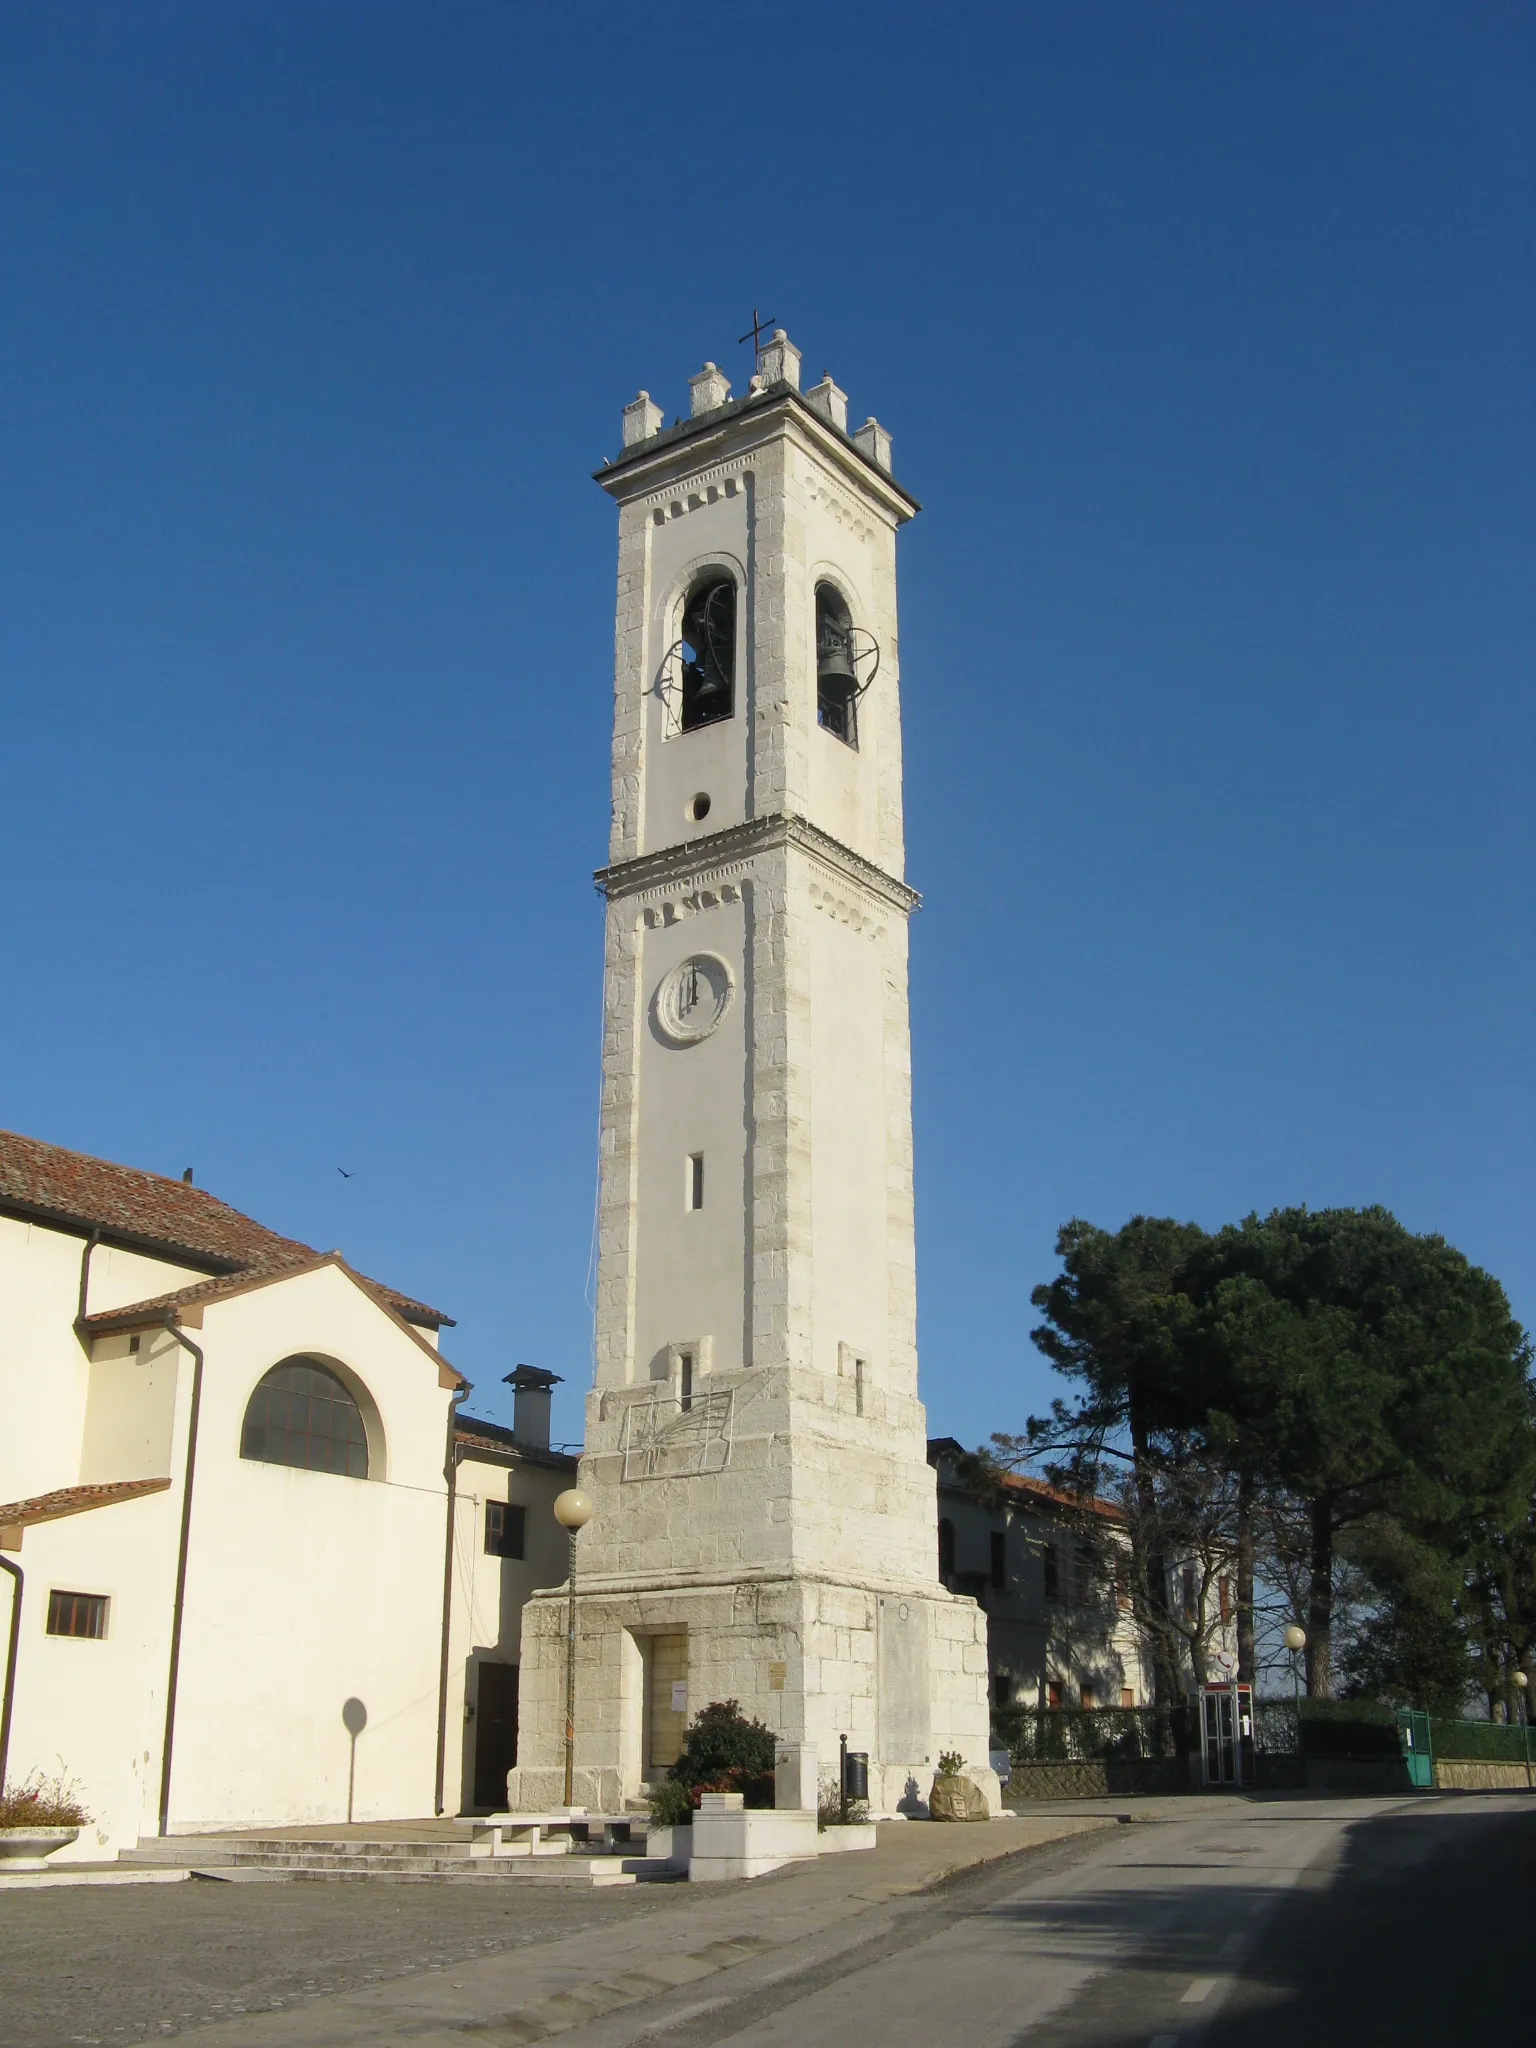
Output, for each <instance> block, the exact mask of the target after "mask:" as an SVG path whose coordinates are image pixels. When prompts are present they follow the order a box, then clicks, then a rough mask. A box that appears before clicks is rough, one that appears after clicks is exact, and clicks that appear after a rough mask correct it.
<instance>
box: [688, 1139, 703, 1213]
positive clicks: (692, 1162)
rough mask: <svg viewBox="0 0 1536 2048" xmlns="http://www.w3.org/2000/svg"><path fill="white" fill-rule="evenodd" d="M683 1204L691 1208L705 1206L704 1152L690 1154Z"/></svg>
mask: <svg viewBox="0 0 1536 2048" xmlns="http://www.w3.org/2000/svg"><path fill="white" fill-rule="evenodd" d="M683 1205H684V1207H685V1208H689V1209H702V1208H703V1206H704V1154H703V1153H702V1152H690V1153H689V1154H688V1170H687V1172H686V1174H685V1175H684V1178H683Z"/></svg>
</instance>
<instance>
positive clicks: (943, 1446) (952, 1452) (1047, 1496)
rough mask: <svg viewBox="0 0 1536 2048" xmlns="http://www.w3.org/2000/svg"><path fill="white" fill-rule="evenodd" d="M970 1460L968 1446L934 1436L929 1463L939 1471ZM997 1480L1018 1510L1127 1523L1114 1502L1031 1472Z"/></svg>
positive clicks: (1004, 1475)
mask: <svg viewBox="0 0 1536 2048" xmlns="http://www.w3.org/2000/svg"><path fill="white" fill-rule="evenodd" d="M968 1456H969V1453H968V1452H967V1450H966V1448H965V1445H964V1444H963V1443H961V1442H960V1440H959V1439H958V1438H957V1437H952V1436H931V1437H929V1439H928V1462H929V1464H930V1465H932V1466H933V1467H934V1468H935V1469H937V1468H938V1466H939V1465H940V1464H941V1463H943V1462H945V1461H946V1460H947V1461H948V1462H949V1463H950V1464H951V1465H955V1464H958V1462H959V1461H960V1459H962V1458H965V1457H968ZM993 1478H994V1479H995V1483H996V1484H997V1485H998V1486H999V1487H1001V1489H1002V1491H1003V1493H1004V1494H1005V1495H1012V1497H1013V1500H1014V1503H1015V1505H1016V1506H1022V1505H1023V1504H1024V1502H1026V1501H1028V1502H1029V1503H1030V1504H1031V1505H1033V1506H1036V1507H1040V1508H1046V1507H1058V1508H1072V1509H1075V1510H1076V1512H1077V1513H1078V1514H1085V1515H1097V1516H1099V1518H1100V1519H1101V1520H1102V1521H1106V1522H1123V1521H1124V1520H1125V1510H1124V1509H1123V1508H1121V1507H1118V1506H1116V1504H1115V1502H1114V1501H1112V1500H1101V1499H1100V1498H1099V1497H1098V1496H1097V1495H1094V1494H1079V1493H1068V1492H1067V1491H1066V1490H1065V1489H1064V1488H1063V1487H1060V1486H1051V1485H1049V1484H1048V1483H1047V1482H1046V1481H1045V1480H1044V1479H1033V1478H1031V1477H1030V1475H1029V1474H1028V1473H1027V1472H997V1473H995V1474H994V1475H993ZM959 1483H960V1484H961V1486H962V1487H965V1488H966V1490H967V1491H969V1490H970V1489H969V1486H968V1485H967V1482H965V1481H963V1480H962V1481H959ZM989 1483H990V1482H989Z"/></svg>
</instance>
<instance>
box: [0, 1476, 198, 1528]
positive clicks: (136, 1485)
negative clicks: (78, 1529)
mask: <svg viewBox="0 0 1536 2048" xmlns="http://www.w3.org/2000/svg"><path fill="white" fill-rule="evenodd" d="M170 1483H171V1482H170V1480H169V1479H114V1480H112V1481H111V1482H110V1484H108V1485H104V1486H59V1487H56V1488H55V1489H54V1491H53V1492H52V1493H34V1494H33V1495H32V1496H31V1497H30V1498H29V1499H27V1500H13V1501H7V1502H6V1504H5V1505H4V1506H3V1507H0V1529H25V1528H28V1527H30V1525H31V1524H32V1523H34V1522H60V1521H62V1520H63V1519H64V1517H65V1516H66V1515H83V1514H84V1513H85V1512H86V1510H87V1509H88V1508H105V1507H110V1506H111V1505H112V1503H113V1502H114V1501H119V1500H138V1499H139V1498H140V1497H141V1496H142V1495H144V1494H146V1493H164V1492H165V1490H166V1488H167V1487H168V1486H169V1485H170Z"/></svg>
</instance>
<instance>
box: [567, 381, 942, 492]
mask: <svg viewBox="0 0 1536 2048" xmlns="http://www.w3.org/2000/svg"><path fill="white" fill-rule="evenodd" d="M786 431H790V432H795V433H797V434H798V436H799V438H800V440H801V441H802V443H803V444H804V445H805V446H807V447H809V448H814V449H815V451H816V452H817V454H819V455H820V456H821V457H822V459H823V461H825V462H826V463H827V464H828V465H829V467H831V468H833V469H835V470H837V471H839V472H841V474H842V475H843V477H844V478H845V480H846V481H847V482H848V483H850V484H852V485H853V486H854V487H855V489H862V490H863V491H864V492H865V493H866V494H867V495H868V497H869V498H870V499H871V501H872V502H874V503H876V504H878V505H879V506H880V507H881V509H882V510H883V511H884V512H885V514H886V516H887V517H888V518H889V519H890V521H891V523H892V524H893V525H895V526H900V525H903V524H904V523H905V522H906V521H907V520H908V519H910V518H911V517H912V515H913V514H914V513H915V512H919V511H921V510H922V507H921V506H920V505H919V504H918V501H917V500H916V498H914V497H913V496H912V494H911V493H910V492H909V491H905V490H903V489H902V487H901V485H900V484H899V483H897V481H896V479H895V478H894V477H893V476H891V475H890V473H889V472H888V471H886V470H883V469H881V468H880V466H879V465H878V463H875V462H872V461H871V460H870V459H869V457H868V456H867V455H866V454H865V453H864V451H863V450H862V449H861V448H858V447H856V446H855V445H854V442H853V439H852V436H851V435H849V434H848V433H847V432H845V431H843V430H841V429H839V428H837V427H834V426H833V425H832V424H831V422H830V421H829V420H826V419H824V418H823V417H822V416H821V414H820V413H819V412H817V411H816V409H815V407H814V406H812V405H811V404H810V402H809V400H808V399H807V398H806V397H805V395H804V394H803V393H802V392H799V391H796V390H794V389H792V387H791V386H789V385H788V384H775V385H771V386H770V387H769V389H768V390H767V391H765V392H758V393H754V394H753V395H752V396H751V397H749V398H733V399H728V400H727V401H726V403H725V404H724V405H721V406H717V407H716V408H715V410H714V411H713V412H706V413H701V414H700V415H699V417H698V418H697V419H692V420H684V421H682V422H680V424H679V425H677V426H675V427H667V428H664V429H663V431H662V432H661V433H659V434H653V435H651V436H650V438H649V439H648V440H645V441H640V442H637V443H636V444H635V446H634V447H632V448H626V449H624V450H623V452H622V453H621V454H619V455H617V456H615V457H613V458H612V459H611V460H610V461H609V462H608V464H607V465H606V466H605V467H604V468H602V469H599V470H595V471H594V472H593V475H594V477H595V480H596V481H597V482H598V483H599V484H601V485H602V487H603V489H604V490H605V491H607V493H608V494H609V496H610V497H612V498H615V499H617V500H618V501H619V502H620V503H624V502H626V501H627V500H628V499H630V498H632V497H635V496H637V495H639V494H641V493H643V492H647V491H654V490H658V489H661V488H663V487H664V486H666V485H668V484H670V483H672V482H674V481H676V480H680V479H683V478H687V477H690V476H692V475H693V474H694V472H695V471H696V470H697V469H698V467H699V465H700V463H701V461H703V462H718V461H720V460H722V459H723V458H726V457H734V456H737V455H741V454H745V453H748V452H750V450H751V449H753V448H754V447H761V446H763V445H764V444H765V443H767V442H768V441H770V440H772V439H773V438H775V436H776V435H778V434H780V433H784V432H786Z"/></svg>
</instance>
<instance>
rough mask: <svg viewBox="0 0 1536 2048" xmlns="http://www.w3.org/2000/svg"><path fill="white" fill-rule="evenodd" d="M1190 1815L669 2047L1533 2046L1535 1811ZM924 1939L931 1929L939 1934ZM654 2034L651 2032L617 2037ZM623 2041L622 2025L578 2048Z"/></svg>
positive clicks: (1260, 1810) (681, 2026)
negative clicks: (1518, 2042)
mask: <svg viewBox="0 0 1536 2048" xmlns="http://www.w3.org/2000/svg"><path fill="white" fill-rule="evenodd" d="M1222 1809H1223V1810H1221V1811H1219V1812H1212V1811H1211V1810H1209V1809H1208V1808H1206V1807H1205V1804H1204V1802H1199V1803H1194V1802H1192V1804H1191V1817H1190V1818H1189V1819H1188V1820H1183V1819H1179V1820H1170V1821H1163V1822H1160V1823H1159V1824H1157V1825H1153V1826H1140V1825H1134V1824H1133V1825H1130V1826H1125V1827H1121V1828H1118V1829H1117V1830H1116V1831H1115V1832H1114V1834H1112V1835H1109V1836H1098V1837H1092V1838H1090V1839H1089V1840H1088V1842H1087V1843H1086V1845H1084V1844H1077V1845H1073V1846H1072V1847H1070V1848H1066V1849H1062V1850H1060V1851H1050V1852H1043V1853H1042V1855H1041V1856H1040V1858H1039V1859H1035V1858H1029V1859H1025V1860H1024V1861H1022V1862H1019V1863H1015V1864H1012V1865H1009V1866H1005V1867H1004V1869H1003V1870H1001V1871H995V1872H992V1873H988V1874H986V1875H984V1876H981V1877H978V1878H976V1879H970V1880H966V1881H965V1882H963V1883H962V1884H960V1885H958V1886H956V1887H953V1888H951V1889H950V1890H949V1891H947V1892H941V1893H939V1894H936V1895H934V1896H933V1897H932V1898H931V1899H928V1900H925V1901H923V1902H922V1905H921V1907H920V1908H917V1909H915V1910H914V1909H911V1908H909V1909H908V1910H907V1911H905V1912H903V1913H901V1914H899V1915H898V1916H896V1918H895V1919H894V1920H892V1921H891V1922H890V1923H889V1924H887V1925H885V1926H884V1927H882V1928H881V1929H880V1930H879V1932H878V1933H877V1934H875V1935H874V1937H873V1938H872V1939H871V1941H870V1942H869V1943H868V1944H867V1946H866V1948H865V1950H864V1951H863V1952H862V1953H861V1952H860V1951H857V1950H855V1951H852V1952H849V1951H844V1952H843V1953H842V1954H840V1955H838V1956H837V1957H835V1958H829V1959H828V1960H827V1962H826V1963H825V1964H812V1965H811V1966H810V1967H809V1968H807V1969H806V1970H804V1971H803V1972H802V1973H801V1974H800V1975H799V1976H798V1977H796V1976H780V1977H779V1979H778V1981H777V1982H774V1983H764V1984H762V1985H759V1986H757V1987H755V1988H754V1989H753V1990H751V1991H749V1992H746V1993H745V1994H744V1995H742V1996H740V1997H737V1998H734V1999H732V2000H731V2001H730V2002H729V2003H726V2002H724V2001H723V2000H717V2001H716V2002H715V2003H714V2004H713V2006H712V2009H710V2010H707V2011H699V2012H695V2013H694V2014H693V2015H692V2016H691V2017H683V2016H680V2017H679V2021H678V2023H677V2024H675V2025H673V2026H671V2027H661V2028H658V2027H657V2026H656V2025H655V2022H654V2020H653V2021H652V2023H651V2025H650V2027H649V2028H648V2029H646V2032H647V2037H648V2039H650V2040H652V2041H656V2042H664V2043H666V2044H667V2048H711V2044H714V2043H716V2042H725V2041H729V2042H731V2043H732V2044H734V2048H811V2044H819V2043H822V2042H829V2043H833V2042H835V2043H836V2044H837V2048H909V2044H910V2048H919V2044H921V2048H931V2044H933V2043H948V2042H955V2043H964V2044H965V2048H1014V2044H1020V2043H1027V2044H1028V2048H1175V2044H1179V2048H1194V2044H1196V2043H1199V2044H1200V2048H1239V2044H1241V2048H1280V2044H1281V2043H1284V2044H1285V2048H1331V2044H1333V2043H1339V2044H1341V2048H1342V2044H1348V2048H1372V2044H1376V2043H1381V2044H1383V2048H1385V2044H1391V2048H1419V2044H1421V2043H1422V2044H1425V2048H1428V2044H1431V2043H1433V2044H1437V2048H1438V2044H1441V2043H1462V2042H1471V2041H1477V2040H1480V2039H1483V2038H1488V2037H1490V2036H1492V2035H1493V2034H1494V2032H1495V2030H1497V2032H1498V2033H1500V2034H1502V2035H1503V2036H1504V2037H1505V2038H1508V2039H1522V2038H1524V2035H1525V2032H1526V2028H1527V2026H1528V2024H1529V2020H1528V2015H1529V2012H1530V2007H1531V2003H1532V1977H1531V1954H1532V1922H1533V1909H1536V1800H1521V1799H1520V1798H1518V1797H1516V1796H1509V1797H1504V1796H1496V1797H1490V1796H1483V1797H1478V1798H1464V1799H1448V1798H1426V1799H1421V1800H1418V1801H1416V1802H1414V1803H1412V1804H1407V1803H1404V1804H1402V1805H1397V1806H1393V1805H1390V1804H1388V1803H1386V1802H1374V1803H1370V1804H1368V1803H1367V1802H1363V1801H1350V1802H1347V1803H1328V1804H1324V1803H1321V1802H1318V1803H1309V1804H1293V1803H1284V1804H1280V1803H1276V1804H1254V1805H1247V1804H1241V1803H1238V1802H1228V1801H1223V1802H1222ZM925 1922H926V1924H925ZM623 2031H624V2032H625V2033H626V2034H627V2036H628V2038H631V2039H633V2038H637V2036H638V2034H639V2032H640V2028H639V2027H638V2026H637V2027H635V2028H634V2029H633V2031H631V2030H629V2029H628V2028H626V2029H624V2030H623ZM566 2038H567V2039H568V2040H569V2041H570V2042H571V2044H572V2048H575V2044H577V2043H578V2042H580V2043H583V2044H585V2043H587V2042H588V2041H590V2042H591V2043H592V2044H593V2048H597V2044H598V2043H599V2042H601V2043H603V2044H605V2048H609V2044H612V2043H614V2042H616V2041H617V2040H618V2039H619V2038H620V2030H619V2029H617V2028H615V2026H614V2025H613V2023H612V2022H608V2023H602V2022H599V2023H598V2024H596V2025H595V2026H593V2027H590V2028H585V2027H584V2028H581V2029H579V2030H577V2031H576V2032H575V2033H573V2034H571V2035H569V2036H567V2037H566Z"/></svg>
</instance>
